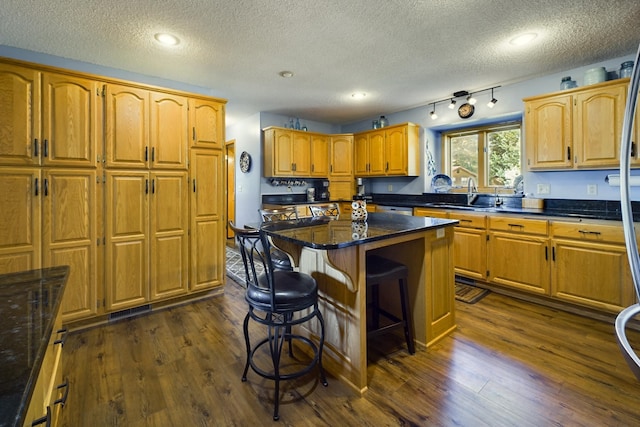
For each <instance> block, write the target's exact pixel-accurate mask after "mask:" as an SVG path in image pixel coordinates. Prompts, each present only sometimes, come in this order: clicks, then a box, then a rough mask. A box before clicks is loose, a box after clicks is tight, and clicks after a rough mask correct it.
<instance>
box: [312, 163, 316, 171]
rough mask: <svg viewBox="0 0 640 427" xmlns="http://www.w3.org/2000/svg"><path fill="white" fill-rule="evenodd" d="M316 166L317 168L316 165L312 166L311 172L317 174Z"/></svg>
mask: <svg viewBox="0 0 640 427" xmlns="http://www.w3.org/2000/svg"><path fill="white" fill-rule="evenodd" d="M315 166H316V165H315V164H312V165H311V172H315V170H316V168H315Z"/></svg>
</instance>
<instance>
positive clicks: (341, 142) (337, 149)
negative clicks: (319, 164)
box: [329, 135, 354, 178]
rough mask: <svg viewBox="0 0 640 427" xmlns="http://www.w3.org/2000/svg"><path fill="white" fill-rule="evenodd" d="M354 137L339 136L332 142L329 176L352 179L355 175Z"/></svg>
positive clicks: (333, 137)
mask: <svg viewBox="0 0 640 427" xmlns="http://www.w3.org/2000/svg"><path fill="white" fill-rule="evenodd" d="M353 149H354V148H353V136H351V135H337V136H332V137H331V142H330V150H329V151H330V158H329V163H330V170H329V176H330V177H331V178H334V177H351V176H352V175H353Z"/></svg>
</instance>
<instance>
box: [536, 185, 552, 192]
mask: <svg viewBox="0 0 640 427" xmlns="http://www.w3.org/2000/svg"><path fill="white" fill-rule="evenodd" d="M536 193H538V194H549V193H551V185H549V184H538V187H537V191H536Z"/></svg>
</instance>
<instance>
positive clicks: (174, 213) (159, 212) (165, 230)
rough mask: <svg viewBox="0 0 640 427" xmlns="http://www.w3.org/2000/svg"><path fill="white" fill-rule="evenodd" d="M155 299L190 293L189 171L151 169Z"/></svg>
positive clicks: (153, 296) (152, 293)
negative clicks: (157, 170) (156, 170)
mask: <svg viewBox="0 0 640 427" xmlns="http://www.w3.org/2000/svg"><path fill="white" fill-rule="evenodd" d="M150 199H151V207H150V209H151V214H150V220H151V230H150V238H151V249H150V250H151V252H150V256H151V272H150V273H151V276H150V279H151V280H150V284H151V299H152V300H157V299H162V298H167V297H172V296H176V295H180V294H185V293H187V290H188V284H189V283H188V278H189V257H188V255H189V242H188V233H187V230H188V227H189V210H188V207H189V199H188V183H187V172H171V171H167V172H153V173H151V190H150Z"/></svg>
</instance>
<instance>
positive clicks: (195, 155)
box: [189, 148, 226, 291]
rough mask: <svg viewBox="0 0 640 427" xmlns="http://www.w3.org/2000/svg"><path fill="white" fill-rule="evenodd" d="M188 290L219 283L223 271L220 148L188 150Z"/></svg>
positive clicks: (223, 217)
mask: <svg viewBox="0 0 640 427" xmlns="http://www.w3.org/2000/svg"><path fill="white" fill-rule="evenodd" d="M190 165H191V183H190V188H189V194H191V196H190V200H191V203H190V207H191V212H190V223H191V225H190V229H191V248H190V259H191V270H190V271H191V272H190V276H189V277H190V279H189V280H190V286H189V287H190V290H191V291H199V290H205V289H211V288H215V287H219V286H222V285H223V283H224V275H225V265H224V263H225V256H226V254H225V245H224V241H225V235H226V232H225V230H226V220H225V205H224V203H225V197H224V194H225V193H224V191H221V186H222V183H223V182H224V152H223V151H222V150H207V149H200V148H195V149H192V150H191V161H190Z"/></svg>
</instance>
